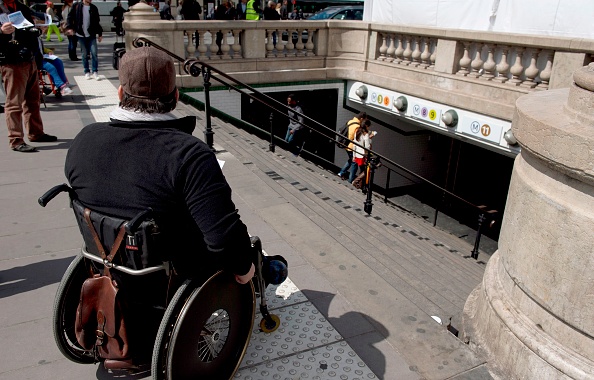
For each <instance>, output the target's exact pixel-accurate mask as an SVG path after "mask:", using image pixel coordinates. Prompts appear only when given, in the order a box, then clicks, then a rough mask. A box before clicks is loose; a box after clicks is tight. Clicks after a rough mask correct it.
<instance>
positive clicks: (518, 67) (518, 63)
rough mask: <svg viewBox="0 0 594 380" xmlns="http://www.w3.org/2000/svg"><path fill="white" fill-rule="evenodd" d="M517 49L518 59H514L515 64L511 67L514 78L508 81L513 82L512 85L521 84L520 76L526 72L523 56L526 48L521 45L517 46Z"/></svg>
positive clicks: (510, 70)
mask: <svg viewBox="0 0 594 380" xmlns="http://www.w3.org/2000/svg"><path fill="white" fill-rule="evenodd" d="M515 50H516V59H515V60H514V64H513V65H512V67H511V68H510V69H509V72H510V73H511V75H512V78H511V79H510V80H509V81H508V82H507V83H508V84H511V85H512V86H519V85H520V84H522V79H520V77H521V76H522V73H523V72H524V66H522V58H523V56H524V50H525V49H524V48H523V47H521V46H516V48H515Z"/></svg>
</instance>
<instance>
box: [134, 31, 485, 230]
mask: <svg viewBox="0 0 594 380" xmlns="http://www.w3.org/2000/svg"><path fill="white" fill-rule="evenodd" d="M132 44H133V46H135V47H142V46H152V47H154V48H156V49H159V50H161V51H163V52H164V53H167V54H168V55H169V56H171V57H173V58H175V59H176V60H178V61H179V62H183V68H184V71H185V72H186V73H187V74H189V75H191V76H193V77H198V76H200V75H202V76H205V75H208V77H209V78H210V79H214V80H216V81H217V82H219V83H222V84H223V85H225V86H228V87H229V88H232V89H233V90H235V91H237V92H239V93H241V94H244V95H247V96H249V97H250V98H252V99H254V100H256V101H258V102H260V103H262V104H264V105H265V106H267V107H269V108H271V109H272V110H274V111H275V112H278V113H279V114H282V115H283V116H287V114H286V113H284V112H281V111H280V110H279V109H277V108H276V107H275V106H273V105H272V104H270V103H268V102H267V101H265V100H263V99H261V98H260V97H256V96H254V95H252V94H250V93H249V92H245V91H243V90H242V89H240V88H239V87H238V86H240V87H244V88H246V89H248V90H249V91H252V92H253V93H255V94H258V95H260V96H262V97H264V98H266V99H267V100H268V101H270V102H272V103H273V104H275V105H276V106H281V107H282V108H283V109H285V110H289V109H290V108H289V107H288V106H287V105H286V104H284V103H281V102H279V101H278V100H276V99H274V98H272V97H270V96H269V95H266V94H264V93H262V92H260V91H258V90H256V89H255V88H254V87H252V86H250V85H248V84H246V83H243V82H241V81H239V80H237V79H235V78H233V77H232V76H230V75H228V74H226V73H224V72H222V71H221V70H219V69H217V68H215V67H213V66H211V65H209V64H208V63H206V62H204V61H201V60H199V59H197V58H189V59H185V58H182V57H180V56H178V55H176V54H174V53H172V52H170V51H168V50H167V49H165V48H163V47H161V46H159V45H157V44H155V43H154V42H152V41H151V40H149V39H147V38H145V37H138V38H136V39H134V41H132ZM211 71H212V72H215V73H216V74H217V75H219V76H221V77H223V78H225V79H227V80H229V81H231V82H233V83H234V84H231V83H228V82H226V81H224V80H221V79H220V78H217V77H213V76H211V75H210V72H211ZM293 112H295V111H293ZM295 113H297V114H298V115H299V116H301V117H303V118H304V119H305V120H307V121H308V122H311V123H313V124H316V125H317V126H319V127H321V128H322V129H323V130H324V131H327V132H328V133H329V134H328V135H327V134H324V133H322V132H320V131H318V130H315V129H313V128H311V127H310V126H308V125H307V124H305V123H302V122H300V121H299V120H296V119H293V118H291V117H289V119H290V120H292V121H294V122H297V123H299V124H301V125H303V126H304V127H306V128H308V129H310V130H313V131H315V132H316V133H319V134H320V135H322V136H324V137H326V138H328V139H331V140H336V137H337V136H338V135H339V133H338V132H337V131H335V130H334V129H332V128H329V127H327V126H325V125H323V124H321V123H320V122H318V121H316V120H314V119H312V118H310V117H308V116H307V115H303V114H301V113H298V112H295ZM347 140H349V141H350V142H351V143H353V144H354V145H356V146H358V147H360V148H363V149H365V150H366V151H367V152H369V154H370V155H372V156H375V157H377V158H379V159H381V160H382V162H386V163H389V164H390V165H393V166H394V167H396V168H398V169H399V170H402V171H403V172H405V173H407V174H410V175H412V176H413V177H415V178H417V179H419V180H421V181H422V182H424V183H425V184H427V185H430V186H432V187H434V188H435V189H436V190H438V191H440V192H442V193H443V194H447V195H449V196H450V197H452V198H454V199H457V200H458V201H460V202H462V203H463V204H466V205H467V206H469V207H471V208H474V209H475V210H477V211H478V212H479V214H480V215H484V214H485V213H489V214H490V215H491V219H492V220H494V219H495V218H494V217H493V215H494V212H487V211H486V210H485V207H484V206H477V205H475V204H474V203H472V202H470V201H468V200H466V199H464V198H462V197H460V196H458V195H457V194H454V193H452V192H451V191H449V190H447V189H444V188H443V187H441V186H439V185H437V184H435V183H433V182H431V181H429V180H428V179H426V178H424V177H422V176H420V175H418V174H416V173H414V172H413V171H411V170H409V169H407V168H405V167H404V166H402V165H400V164H398V163H396V162H394V161H392V160H390V159H389V158H387V157H385V156H383V155H381V154H379V153H377V152H374V151H373V150H371V149H368V148H365V147H364V146H362V145H360V144H358V143H357V142H356V141H353V140H350V139H347ZM337 144H338V143H337Z"/></svg>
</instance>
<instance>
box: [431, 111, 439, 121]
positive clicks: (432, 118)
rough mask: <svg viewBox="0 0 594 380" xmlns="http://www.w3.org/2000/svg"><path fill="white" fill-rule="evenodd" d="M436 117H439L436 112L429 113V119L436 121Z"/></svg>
mask: <svg viewBox="0 0 594 380" xmlns="http://www.w3.org/2000/svg"><path fill="white" fill-rule="evenodd" d="M436 117H437V112H435V110H431V111H429V119H431V120H435V118H436Z"/></svg>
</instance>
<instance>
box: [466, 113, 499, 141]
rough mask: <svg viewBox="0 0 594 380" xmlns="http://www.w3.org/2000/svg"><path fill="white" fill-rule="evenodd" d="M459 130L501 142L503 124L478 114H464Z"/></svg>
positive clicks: (480, 137) (482, 138) (479, 137)
mask: <svg viewBox="0 0 594 380" xmlns="http://www.w3.org/2000/svg"><path fill="white" fill-rule="evenodd" d="M458 131H460V132H462V133H464V134H467V135H471V136H473V137H476V138H478V139H481V140H487V141H491V142H493V143H496V144H499V142H500V141H501V133H502V132H503V126H502V125H500V124H497V123H493V122H491V121H488V120H486V119H482V118H479V117H476V116H470V117H469V116H463V117H462V118H461V120H460V122H459V123H458Z"/></svg>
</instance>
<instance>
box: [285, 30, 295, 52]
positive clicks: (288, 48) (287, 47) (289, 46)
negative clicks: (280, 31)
mask: <svg viewBox="0 0 594 380" xmlns="http://www.w3.org/2000/svg"><path fill="white" fill-rule="evenodd" d="M288 32H289V36H288V38H287V40H288V41H287V44H286V45H285V50H286V56H287V57H294V56H295V55H296V52H295V44H293V33H295V32H296V31H295V30H293V29H289V30H288Z"/></svg>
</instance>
